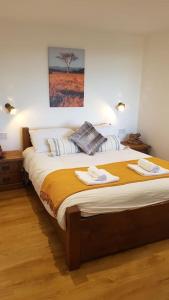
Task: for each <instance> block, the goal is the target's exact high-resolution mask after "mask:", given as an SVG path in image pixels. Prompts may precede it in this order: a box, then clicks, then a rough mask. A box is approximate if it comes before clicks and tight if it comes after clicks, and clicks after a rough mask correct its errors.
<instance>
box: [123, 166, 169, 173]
mask: <svg viewBox="0 0 169 300" xmlns="http://www.w3.org/2000/svg"><path fill="white" fill-rule="evenodd" d="M128 167H129V168H130V169H131V170H133V171H135V172H136V173H138V174H140V175H142V176H158V175H166V174H169V170H168V169H164V168H162V167H160V166H159V171H158V173H157V172H150V171H146V170H145V169H143V168H142V167H140V166H139V165H138V164H128Z"/></svg>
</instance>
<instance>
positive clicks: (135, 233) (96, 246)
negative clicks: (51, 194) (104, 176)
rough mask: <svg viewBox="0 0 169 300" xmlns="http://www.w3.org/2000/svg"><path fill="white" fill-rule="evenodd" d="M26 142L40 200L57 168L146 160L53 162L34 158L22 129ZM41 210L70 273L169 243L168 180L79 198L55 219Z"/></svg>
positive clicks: (110, 157) (125, 156)
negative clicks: (113, 256) (46, 181)
mask: <svg viewBox="0 0 169 300" xmlns="http://www.w3.org/2000/svg"><path fill="white" fill-rule="evenodd" d="M22 136H23V149H24V150H25V151H24V158H25V160H24V166H25V170H26V173H28V174H29V178H30V180H31V181H32V184H33V186H34V188H35V190H36V192H37V194H38V195H39V196H40V186H41V184H42V182H43V180H44V178H45V177H46V176H47V174H48V173H50V172H52V171H53V170H54V169H56V168H63V166H64V168H72V167H76V166H77V167H78V166H79V164H80V166H89V165H90V163H92V164H93V163H94V164H96V165H98V164H102V163H109V162H113V161H114V162H116V161H120V160H130V159H133V158H134V159H139V158H143V157H145V158H146V157H148V155H146V154H143V153H140V152H137V151H134V150H131V149H127V150H121V151H117V152H116V153H111V152H110V153H109V154H107V155H106V156H105V155H103V153H98V154H96V155H95V156H94V157H92V158H91V157H90V156H87V155H85V154H83V153H79V154H75V155H74V157H72V156H71V159H70V156H69V157H64V159H63V158H62V159H60V158H56V159H54V158H51V157H49V156H47V154H36V153H35V152H34V150H33V148H32V147H31V140H30V136H29V129H28V128H23V129H22ZM82 162H83V163H82ZM112 189H113V190H112ZM112 191H113V192H112ZM124 199H125V201H124ZM112 203H113V205H112ZM43 205H44V206H45V208H46V210H47V211H48V213H49V215H50V216H51V220H52V222H53V223H54V224H55V226H56V230H57V232H58V235H59V237H60V238H61V241H62V242H63V245H64V249H65V256H66V262H67V265H68V268H69V270H74V269H77V268H79V267H80V264H81V263H82V262H85V261H89V260H91V259H95V258H98V257H102V256H106V255H110V254H113V253H117V252H120V251H124V250H127V249H130V248H134V247H138V246H141V245H144V244H147V243H152V242H155V241H159V240H162V239H166V238H168V237H169V178H164V179H156V180H154V181H153V180H152V181H147V182H142V183H134V184H128V185H127V186H118V187H111V188H101V189H99V190H95V189H94V190H91V191H85V192H80V193H77V194H76V195H72V196H70V197H69V198H68V199H66V200H65V201H64V202H63V204H62V205H61V206H60V207H59V210H58V214H57V218H55V217H54V215H53V214H52V211H51V209H50V207H49V206H48V205H47V204H45V203H44V202H43Z"/></svg>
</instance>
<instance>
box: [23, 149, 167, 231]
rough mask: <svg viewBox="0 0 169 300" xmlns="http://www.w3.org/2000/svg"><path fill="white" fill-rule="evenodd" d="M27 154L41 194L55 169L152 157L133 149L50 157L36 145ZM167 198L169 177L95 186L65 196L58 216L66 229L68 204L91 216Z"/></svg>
mask: <svg viewBox="0 0 169 300" xmlns="http://www.w3.org/2000/svg"><path fill="white" fill-rule="evenodd" d="M23 156H24V168H25V170H26V171H27V172H28V174H29V178H30V180H31V182H32V184H33V186H34V188H35V190H36V192H37V194H38V195H39V197H40V190H41V185H42V183H43V180H44V179H45V177H46V176H47V175H48V174H49V173H50V172H52V171H55V170H59V169H69V168H76V167H88V166H91V165H97V166H98V165H102V164H108V163H112V162H119V161H128V160H134V159H140V158H147V157H150V156H149V155H147V154H144V153H141V152H137V151H134V150H132V149H123V150H120V151H109V152H98V153H96V154H95V155H94V156H89V155H87V154H85V153H77V154H71V155H64V156H55V157H50V156H49V154H48V153H36V152H35V151H34V149H33V147H30V148H27V149H26V150H25V151H24V152H23ZM166 200H169V178H163V179H156V180H150V181H145V182H137V183H130V184H126V185H121V186H114V187H105V188H100V189H92V190H88V191H83V192H79V193H76V194H74V195H71V196H69V197H68V198H67V199H65V200H64V201H63V203H62V204H61V206H60V207H59V209H58V213H57V216H56V218H57V221H58V224H59V225H60V227H61V228H62V229H64V230H65V211H66V208H67V207H70V206H73V205H78V207H79V209H80V211H81V215H82V216H83V217H88V216H93V215H97V214H103V213H110V212H117V211H122V210H126V209H131V208H132V209H133V208H138V207H143V206H146V205H150V204H154V203H157V202H163V201H166ZM42 203H43V205H44V206H45V208H46V210H47V211H48V213H49V214H50V215H51V216H53V217H54V215H53V212H52V211H51V209H50V207H49V206H48V204H47V203H45V202H44V201H42Z"/></svg>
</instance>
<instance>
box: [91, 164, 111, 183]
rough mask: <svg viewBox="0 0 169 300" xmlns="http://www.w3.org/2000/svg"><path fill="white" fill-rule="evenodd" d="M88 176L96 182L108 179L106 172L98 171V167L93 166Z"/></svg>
mask: <svg viewBox="0 0 169 300" xmlns="http://www.w3.org/2000/svg"><path fill="white" fill-rule="evenodd" d="M87 171H88V174H89V175H90V176H91V177H92V178H93V179H95V180H96V181H97V180H98V181H105V180H106V179H107V174H106V173H105V170H103V169H98V168H97V167H96V166H91V167H89V168H88V169H87Z"/></svg>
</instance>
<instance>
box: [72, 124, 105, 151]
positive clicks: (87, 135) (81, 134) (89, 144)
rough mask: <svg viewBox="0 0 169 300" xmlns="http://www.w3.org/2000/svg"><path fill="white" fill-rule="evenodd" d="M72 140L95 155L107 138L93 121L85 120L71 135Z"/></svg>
mask: <svg viewBox="0 0 169 300" xmlns="http://www.w3.org/2000/svg"><path fill="white" fill-rule="evenodd" d="M70 140H71V141H73V142H74V143H75V144H76V145H77V146H78V147H79V148H80V149H82V150H83V151H84V152H85V153H87V154H89V155H93V154H94V153H95V152H96V151H97V150H98V148H99V147H100V146H101V145H102V143H104V142H105V141H106V140H107V138H105V137H104V136H102V135H101V134H100V133H99V132H97V130H96V129H95V128H94V127H93V125H92V124H91V123H89V122H85V123H84V124H83V125H82V126H81V127H80V128H79V129H78V130H76V131H75V133H73V134H72V135H71V136H70Z"/></svg>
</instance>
